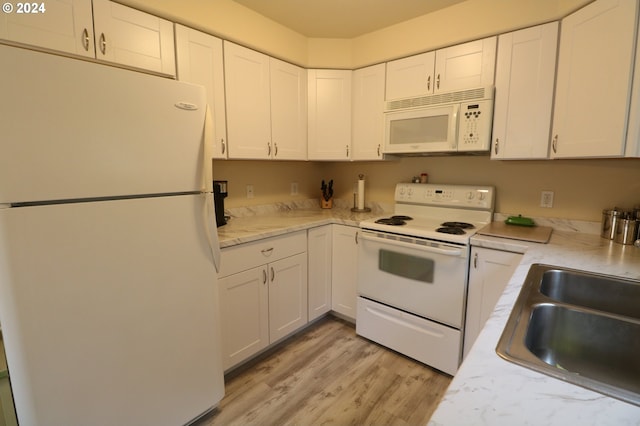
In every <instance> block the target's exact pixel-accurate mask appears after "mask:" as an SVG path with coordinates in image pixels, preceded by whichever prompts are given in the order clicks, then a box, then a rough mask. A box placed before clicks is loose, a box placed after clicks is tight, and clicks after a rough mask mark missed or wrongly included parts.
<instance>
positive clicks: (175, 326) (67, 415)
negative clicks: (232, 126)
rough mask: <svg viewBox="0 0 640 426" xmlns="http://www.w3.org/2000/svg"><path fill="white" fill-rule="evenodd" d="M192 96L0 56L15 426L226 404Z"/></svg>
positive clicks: (1, 252)
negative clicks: (16, 424) (16, 423)
mask: <svg viewBox="0 0 640 426" xmlns="http://www.w3.org/2000/svg"><path fill="white" fill-rule="evenodd" d="M209 123H210V120H208V119H207V108H206V100H205V94H204V89H203V88H202V87H199V86H195V85H190V84H186V83H181V82H177V81H174V80H171V79H167V78H162V77H156V76H151V75H147V74H143V73H139V72H135V71H129V70H124V69H120V68H116V67H112V66H107V65H103V64H98V63H93V62H86V61H80V60H76V59H71V58H65V57H60V56H55V55H51V54H47V53H38V52H33V51H30V50H26V49H21V48H17V47H10V46H2V45H0V326H1V327H2V334H3V338H4V344H5V351H6V357H7V364H8V369H9V377H10V381H11V386H12V389H13V395H14V401H15V406H16V412H17V416H18V421H19V423H20V424H21V425H28V426H33V425H47V426H54V425H64V426H72V425H154V426H157V425H170V426H176V425H183V424H188V423H190V422H192V421H193V420H194V419H196V418H198V417H199V416H201V415H202V414H203V413H206V412H208V411H210V410H211V409H212V408H213V407H215V406H216V405H217V404H218V402H219V401H220V400H221V399H222V397H223V395H224V382H223V371H222V362H221V350H220V330H219V328H220V325H219V318H218V316H219V314H218V301H217V287H216V286H217V283H216V267H217V262H219V254H220V252H219V244H218V240H217V231H216V225H215V216H214V211H213V209H214V205H213V201H212V192H211V156H210V155H209V154H208V149H207V148H208V147H209V134H210V129H209Z"/></svg>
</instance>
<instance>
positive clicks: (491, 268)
mask: <svg viewBox="0 0 640 426" xmlns="http://www.w3.org/2000/svg"><path fill="white" fill-rule="evenodd" d="M521 260H522V254H521V253H513V252H507V251H501V250H492V249H487V248H482V247H472V248H471V264H470V265H469V290H468V294H467V316H466V321H465V329H464V349H463V358H464V357H466V356H467V353H469V350H470V349H471V346H473V342H475V341H476V338H477V337H478V334H480V330H482V328H483V327H484V324H485V323H486V322H487V319H489V316H490V315H491V313H492V312H493V309H494V308H495V306H496V303H497V302H498V299H500V296H501V295H502V292H503V291H504V289H505V287H506V286H507V284H508V283H509V280H510V279H511V276H512V275H513V273H514V271H515V270H516V268H517V267H518V265H519V264H520V261H521Z"/></svg>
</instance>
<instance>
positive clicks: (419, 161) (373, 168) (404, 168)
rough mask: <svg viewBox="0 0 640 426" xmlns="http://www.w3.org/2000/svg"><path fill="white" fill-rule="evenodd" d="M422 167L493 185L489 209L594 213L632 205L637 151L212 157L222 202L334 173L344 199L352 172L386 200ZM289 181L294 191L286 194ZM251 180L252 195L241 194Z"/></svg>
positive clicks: (445, 177)
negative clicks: (544, 203)
mask: <svg viewBox="0 0 640 426" xmlns="http://www.w3.org/2000/svg"><path fill="white" fill-rule="evenodd" d="M423 172H424V173H428V174H429V181H430V182H431V183H452V184H478V185H494V186H495V187H496V189H497V198H496V211H498V212H501V213H512V214H522V215H525V216H535V217H552V218H553V217H562V218H570V219H579V220H589V221H599V220H600V217H601V213H602V210H603V209H605V208H611V207H614V206H619V207H633V206H634V205H640V159H606V160H604V159H603V160H553V161H551V160H548V161H495V160H490V159H489V157H488V156H455V157H411V158H401V159H398V160H395V161H385V162H344V163H341V162H328V163H319V162H303V161H300V162H277V161H222V160H220V161H219V160H216V161H214V178H215V179H221V180H222V179H226V180H229V193H230V194H229V198H228V199H227V206H228V207H238V206H243V205H256V204H268V203H273V202H276V201H291V200H296V199H305V198H317V197H319V188H320V181H321V180H322V179H325V180H329V179H333V180H334V181H335V185H334V187H335V196H336V197H337V198H341V199H345V200H346V201H347V202H349V203H351V202H352V200H353V188H354V185H355V183H356V180H357V179H358V174H360V173H363V174H365V176H366V181H367V183H366V192H365V199H366V201H367V202H369V201H377V202H383V203H393V191H394V187H395V184H396V183H398V182H408V181H410V179H411V177H412V176H415V175H419V174H420V173H423ZM291 182H298V184H299V188H300V189H299V192H300V194H299V195H298V196H297V197H292V196H290V195H289V188H290V183H291ZM247 184H253V185H254V188H255V198H254V199H252V200H249V199H247V198H246V196H245V186H246V185H247ZM541 191H554V193H555V194H554V206H553V208H550V209H549V208H542V207H540V192H541Z"/></svg>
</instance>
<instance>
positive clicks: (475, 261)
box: [473, 253, 478, 269]
mask: <svg viewBox="0 0 640 426" xmlns="http://www.w3.org/2000/svg"><path fill="white" fill-rule="evenodd" d="M473 267H474V269H478V253H476V254H474V255H473Z"/></svg>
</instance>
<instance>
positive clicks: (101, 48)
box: [100, 33, 107, 55]
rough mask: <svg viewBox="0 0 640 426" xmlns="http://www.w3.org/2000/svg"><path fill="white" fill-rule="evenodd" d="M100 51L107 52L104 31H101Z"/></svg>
mask: <svg viewBox="0 0 640 426" xmlns="http://www.w3.org/2000/svg"><path fill="white" fill-rule="evenodd" d="M100 52H102V54H103V55H106V54H107V38H106V37H105V36H104V33H100Z"/></svg>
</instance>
